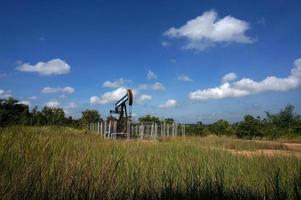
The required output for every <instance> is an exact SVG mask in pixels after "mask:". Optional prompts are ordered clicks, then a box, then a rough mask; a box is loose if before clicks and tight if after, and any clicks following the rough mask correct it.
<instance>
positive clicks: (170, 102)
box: [159, 99, 177, 108]
mask: <svg viewBox="0 0 301 200" xmlns="http://www.w3.org/2000/svg"><path fill="white" fill-rule="evenodd" d="M176 106H177V101H176V100H174V99H169V100H167V101H166V102H165V103H163V104H161V105H159V107H160V108H173V107H176Z"/></svg>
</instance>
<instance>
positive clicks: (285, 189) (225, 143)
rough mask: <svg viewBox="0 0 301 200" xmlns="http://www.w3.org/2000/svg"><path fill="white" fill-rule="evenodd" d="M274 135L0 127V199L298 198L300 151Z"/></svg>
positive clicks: (300, 185)
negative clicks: (140, 136)
mask: <svg viewBox="0 0 301 200" xmlns="http://www.w3.org/2000/svg"><path fill="white" fill-rule="evenodd" d="M258 149H261V150H279V151H282V150H283V151H288V149H287V146H286V145H284V144H282V143H281V142H262V141H250V140H238V139H233V138H229V137H216V136H208V137H204V138H202V137H185V138H164V139H160V140H143V141H137V140H130V141H129V140H104V139H102V138H100V136H98V135H95V134H93V133H90V132H87V131H80V130H75V129H70V128H60V127H41V128H37V127H12V128H1V129H0V198H1V199H301V159H300V157H297V156H295V154H291V155H290V154H289V155H282V154H273V155H266V154H254V155H252V156H245V154H238V153H237V152H240V151H250V152H251V151H257V150H258Z"/></svg>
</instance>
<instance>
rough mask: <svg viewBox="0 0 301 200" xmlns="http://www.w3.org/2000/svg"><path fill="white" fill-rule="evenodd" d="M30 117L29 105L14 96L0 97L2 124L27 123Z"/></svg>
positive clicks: (0, 120) (0, 122) (0, 124)
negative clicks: (21, 102)
mask: <svg viewBox="0 0 301 200" xmlns="http://www.w3.org/2000/svg"><path fill="white" fill-rule="evenodd" d="M29 117H30V112H29V108H28V106H27V105H24V104H20V103H19V102H18V100H17V99H14V98H12V97H9V98H8V99H0V126H7V125H14V124H27V123H28V120H29Z"/></svg>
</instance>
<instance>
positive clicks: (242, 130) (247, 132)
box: [236, 115, 263, 138]
mask: <svg viewBox="0 0 301 200" xmlns="http://www.w3.org/2000/svg"><path fill="white" fill-rule="evenodd" d="M236 135H237V137H247V138H252V137H262V136H263V133H262V129H261V123H260V120H259V119H256V118H255V117H253V116H252V115H246V116H245V117H244V121H242V122H240V123H238V126H237V130H236Z"/></svg>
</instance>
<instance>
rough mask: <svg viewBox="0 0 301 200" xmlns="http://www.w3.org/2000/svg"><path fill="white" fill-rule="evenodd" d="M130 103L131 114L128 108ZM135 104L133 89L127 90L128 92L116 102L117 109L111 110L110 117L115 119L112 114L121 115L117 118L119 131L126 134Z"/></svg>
mask: <svg viewBox="0 0 301 200" xmlns="http://www.w3.org/2000/svg"><path fill="white" fill-rule="evenodd" d="M127 103H128V105H129V114H128V110H127ZM132 105H133V93H132V90H131V89H128V90H127V94H126V95H125V96H123V97H122V98H121V99H119V100H118V101H117V102H116V103H115V109H114V110H110V119H111V120H112V119H114V118H113V117H112V114H116V115H119V116H118V118H117V130H116V131H117V133H119V134H125V133H126V132H127V128H128V127H127V126H128V121H129V120H131V115H132V113H131V108H132Z"/></svg>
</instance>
